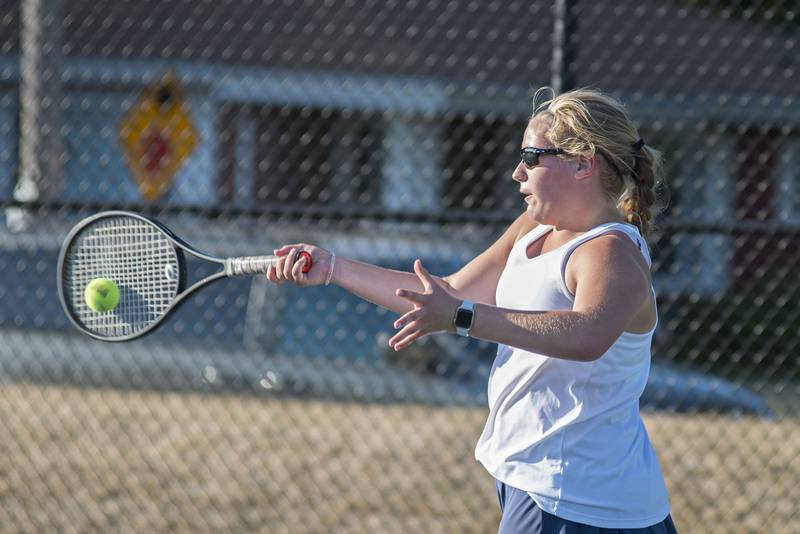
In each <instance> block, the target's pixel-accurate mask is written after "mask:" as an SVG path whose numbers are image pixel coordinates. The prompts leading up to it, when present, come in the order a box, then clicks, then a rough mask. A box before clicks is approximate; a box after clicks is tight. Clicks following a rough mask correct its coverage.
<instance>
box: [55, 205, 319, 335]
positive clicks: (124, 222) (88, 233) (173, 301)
mask: <svg viewBox="0 0 800 534" xmlns="http://www.w3.org/2000/svg"><path fill="white" fill-rule="evenodd" d="M185 254H190V255H192V256H194V257H196V258H200V259H201V260H205V261H207V262H210V263H213V264H217V265H219V266H220V267H221V268H220V270H219V271H217V272H215V273H213V274H211V275H210V276H207V277H205V278H203V279H201V280H198V281H196V282H194V283H193V284H191V285H189V283H188V280H187V275H186V257H185ZM301 257H304V258H305V259H306V262H305V265H303V269H302V270H303V272H304V273H305V272H308V271H309V270H310V269H311V255H310V254H309V253H308V252H306V251H301V252H299V253H298V254H297V255H296V256H295V258H294V261H297V260H299V259H300V258H301ZM277 262H278V257H277V256H250V257H236V258H217V257H214V256H209V255H208V254H204V253H202V252H200V251H198V250H197V249H195V248H194V247H192V246H191V245H189V244H188V243H186V242H185V241H183V240H182V239H180V238H179V237H177V236H176V235H174V234H173V233H172V232H171V231H170V230H169V229H168V228H167V227H166V226H164V225H163V224H161V223H160V222H158V221H156V220H155V219H151V218H149V217H146V216H144V215H140V214H137V213H130V212H126V211H106V212H103V213H98V214H96V215H93V216H91V217H88V218H86V219H83V220H82V221H80V222H79V223H78V224H77V225H76V226H75V227H74V228H73V229H72V230H71V231H70V232H69V235H67V238H66V239H65V240H64V244H63V246H62V247H61V253H60V254H59V258H58V273H59V277H58V292H59V297H60V299H61V305H62V306H63V307H64V311H65V312H66V314H67V316H68V317H69V319H70V320H71V321H72V323H73V324H74V325H75V326H76V327H77V328H78V329H79V330H81V331H83V332H85V333H86V334H88V335H90V336H92V337H93V338H96V339H100V340H103V341H128V340H131V339H135V338H138V337H142V336H144V335H146V334H149V333H151V332H153V331H154V330H155V329H156V328H157V327H158V326H159V325H161V324H163V323H164V321H165V320H166V318H167V317H169V315H170V314H171V313H172V312H174V311H175V310H176V309H177V308H178V306H179V305H180V304H181V303H182V302H184V301H185V300H186V299H187V298H188V297H189V296H190V295H192V294H193V293H195V292H196V291H198V290H200V289H201V288H203V287H205V286H207V285H208V284H210V283H212V282H214V281H216V280H219V279H221V278H226V277H228V276H245V275H254V274H263V273H266V271H267V267H269V266H270V265H275V266H277ZM96 278H107V279H110V280H112V281H113V282H114V283H115V284H116V285H117V287H118V288H119V294H120V298H119V303H118V304H117V306H116V307H115V308H114V309H113V310H110V311H106V312H97V311H94V310H93V309H91V308H90V307H89V306H88V305H87V304H86V302H85V300H84V290H85V288H86V286H87V285H88V284H89V283H90V282H91V281H92V280H94V279H96ZM187 286H188V287H187Z"/></svg>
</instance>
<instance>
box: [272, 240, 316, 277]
mask: <svg viewBox="0 0 800 534" xmlns="http://www.w3.org/2000/svg"><path fill="white" fill-rule="evenodd" d="M302 246H303V245H302V244H295V245H283V246H282V247H280V248H276V249H275V250H273V254H274V255H275V256H277V258H278V260H277V261H276V262H275V264H274V265H270V266H269V267H267V280H269V281H270V282H273V283H275V284H281V283H284V282H302V281H304V280H305V279H306V278H307V275H305V274H304V273H303V272H302V270H303V266H304V265H305V264H306V263H307V259H306V258H305V256H301V257H299V258H298V260H297V261H294V258H297V257H298V252H299V251H300V250H301V247H302Z"/></svg>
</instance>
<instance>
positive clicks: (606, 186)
mask: <svg viewBox="0 0 800 534" xmlns="http://www.w3.org/2000/svg"><path fill="white" fill-rule="evenodd" d="M543 91H550V92H551V94H553V96H552V98H550V99H548V100H545V101H544V102H542V103H540V104H538V105H537V104H536V102H537V100H539V97H540V95H541V94H542V92H543ZM533 101H534V111H533V116H532V117H531V120H534V119H545V120H547V121H548V122H549V129H548V131H547V133H546V135H545V137H546V138H547V139H548V140H549V141H550V142H551V143H553V146H555V147H556V148H560V149H562V150H563V151H564V153H565V154H566V157H569V156H577V155H589V156H594V155H596V154H599V155H600V156H602V158H600V159H601V160H602V161H603V162H604V163H605V164H604V165H601V166H600V183H601V185H602V187H603V190H604V191H605V192H606V194H607V196H608V198H609V200H610V201H611V202H612V203H613V204H614V205H615V206H616V208H617V209H618V210H619V212H620V214H621V215H622V216H623V217H624V218H625V220H626V221H627V222H628V223H630V224H633V225H635V226H636V227H637V228H639V231H640V232H641V233H642V235H645V236H646V235H647V234H648V233H649V232H650V230H651V226H652V219H653V212H654V205H655V202H656V189H657V188H658V187H660V186H661V185H662V183H663V176H662V170H661V154H660V152H658V151H657V150H655V149H654V148H652V147H650V146H647V145H646V144H644V143H643V141H642V140H641V137H640V136H639V132H638V130H637V129H636V126H635V125H634V124H633V122H632V121H631V119H630V118H629V117H628V114H627V112H626V110H625V107H624V106H623V104H622V103H621V102H620V101H618V100H617V99H615V98H613V97H611V96H609V95H606V94H604V93H602V92H600V91H597V90H594V89H576V90H573V91H569V92H566V93H563V94H560V95H555V94H554V93H553V91H552V89H550V88H543V89H539V90H538V91H537V92H536V95H535V96H534V97H533Z"/></svg>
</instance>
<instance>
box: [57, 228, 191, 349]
mask: <svg viewBox="0 0 800 534" xmlns="http://www.w3.org/2000/svg"><path fill="white" fill-rule="evenodd" d="M66 260H67V261H66V264H65V266H66V268H65V275H64V276H65V279H64V282H65V284H64V285H65V289H66V292H67V293H68V297H69V298H68V301H69V302H70V303H71V305H72V310H73V312H74V315H75V317H76V319H77V320H78V321H79V322H80V323H81V324H82V325H83V326H84V327H85V328H86V329H88V330H90V331H92V332H94V333H96V334H99V335H102V336H106V337H123V336H129V335H133V334H136V333H139V332H141V331H143V330H145V329H146V328H148V327H150V326H152V324H153V323H155V322H156V321H158V320H159V319H160V318H161V317H162V316H163V315H164V314H165V313H166V312H167V310H168V309H169V307H170V304H171V303H172V301H173V300H174V298H175V295H176V294H177V292H178V284H179V276H180V275H179V272H180V271H179V269H180V266H179V263H178V257H177V253H176V251H175V249H174V247H173V245H172V243H171V242H170V240H169V239H168V238H167V237H166V236H165V235H164V234H163V233H162V232H161V231H160V230H159V229H158V228H156V227H154V226H153V225H151V224H149V223H147V222H145V221H142V220H140V219H137V218H134V217H125V216H114V217H107V218H103V219H99V220H97V221H95V222H94V223H92V224H90V225H89V226H87V227H86V228H84V229H83V231H81V232H80V233H79V234H78V235H77V236H76V238H75V239H74V240H73V243H72V244H71V246H70V248H69V250H68V252H67V255H66ZM95 278H108V279H111V280H113V281H114V282H115V283H116V284H117V286H118V287H119V290H120V302H119V305H118V306H117V307H116V308H115V309H114V310H112V311H110V312H105V313H99V312H96V311H94V310H92V309H91V308H89V307H88V306H87V305H86V302H85V301H84V294H83V292H84V289H85V287H86V286H87V285H88V284H89V282H91V281H92V280H94V279H95Z"/></svg>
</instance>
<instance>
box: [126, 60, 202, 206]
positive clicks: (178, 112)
mask: <svg viewBox="0 0 800 534" xmlns="http://www.w3.org/2000/svg"><path fill="white" fill-rule="evenodd" d="M119 136H120V142H121V143H122V149H123V151H124V152H125V156H126V157H127V158H128V165H129V166H130V169H131V172H132V173H133V178H134V180H136V183H137V184H138V185H139V190H140V191H141V192H142V196H144V198H145V199H146V200H147V201H148V202H154V201H156V200H158V199H159V198H160V197H161V195H163V194H164V192H165V191H166V190H167V189H168V188H169V185H170V183H171V182H172V178H173V177H174V176H175V173H176V172H177V171H178V169H180V168H181V165H183V163H184V161H186V159H187V158H188V157H189V155H190V154H191V153H192V151H193V150H194V147H195V145H196V144H197V132H196V131H195V129H194V126H193V125H192V121H191V117H190V116H189V112H188V104H187V103H186V99H185V96H184V92H183V89H182V88H181V86H180V84H179V83H178V80H177V78H176V77H175V76H173V75H171V74H167V75H165V76H164V77H163V78H162V79H161V80H160V81H159V82H158V83H156V84H154V85H152V86H151V87H148V88H147V89H145V90H144V91H143V92H142V94H141V95H140V97H139V98H138V99H137V101H136V102H135V103H134V105H133V107H132V108H131V109H130V110H129V111H128V112H127V113H126V114H125V116H124V117H123V118H122V122H121V124H120V131H119Z"/></svg>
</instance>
